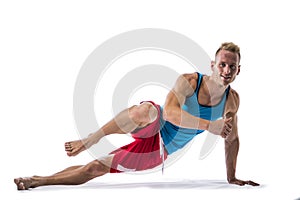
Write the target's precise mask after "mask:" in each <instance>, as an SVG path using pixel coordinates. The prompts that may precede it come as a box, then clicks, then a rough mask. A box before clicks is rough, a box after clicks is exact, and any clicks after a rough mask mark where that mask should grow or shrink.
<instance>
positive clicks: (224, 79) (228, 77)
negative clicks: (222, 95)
mask: <svg viewBox="0 0 300 200" xmlns="http://www.w3.org/2000/svg"><path fill="white" fill-rule="evenodd" d="M220 76H221V79H222V80H223V81H230V79H231V76H223V75H220Z"/></svg>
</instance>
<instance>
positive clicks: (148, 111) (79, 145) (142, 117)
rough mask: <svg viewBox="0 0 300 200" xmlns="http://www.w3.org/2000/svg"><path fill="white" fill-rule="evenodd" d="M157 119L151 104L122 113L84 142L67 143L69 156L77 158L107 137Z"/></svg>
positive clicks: (134, 107) (66, 148) (143, 104)
mask: <svg viewBox="0 0 300 200" xmlns="http://www.w3.org/2000/svg"><path fill="white" fill-rule="evenodd" d="M156 117H157V110H156V108H155V107H154V106H153V105H152V104H151V103H149V102H144V103H142V104H140V105H138V106H132V107H130V108H128V109H125V110H124V111H122V112H120V113H119V114H118V115H117V116H116V117H115V118H113V119H112V120H110V121H109V122H108V123H107V124H105V125H104V126H103V127H101V128H100V129H99V130H98V131H96V132H95V133H93V134H90V135H89V136H88V137H87V138H85V139H83V140H76V141H72V142H66V143H65V150H66V152H67V155H68V156H76V155H77V154H79V153H80V152H82V151H84V150H85V149H88V148H89V147H91V146H92V145H94V144H96V143H97V142H98V141H99V140H100V139H101V138H102V137H104V136H105V135H110V134H114V133H119V134H124V133H129V132H132V131H133V130H135V129H136V128H141V127H144V126H146V125H148V124H149V123H152V122H153V121H154V120H155V119H156Z"/></svg>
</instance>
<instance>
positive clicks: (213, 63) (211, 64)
mask: <svg viewBox="0 0 300 200" xmlns="http://www.w3.org/2000/svg"><path fill="white" fill-rule="evenodd" d="M215 64H216V62H215V61H213V60H212V61H211V62H210V68H211V70H212V71H213V70H214V66H215Z"/></svg>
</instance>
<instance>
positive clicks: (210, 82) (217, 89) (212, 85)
mask: <svg viewBox="0 0 300 200" xmlns="http://www.w3.org/2000/svg"><path fill="white" fill-rule="evenodd" d="M206 86H207V88H208V91H209V93H210V94H211V96H214V95H216V96H218V95H222V94H224V92H225V90H226V89H227V88H228V85H226V86H225V85H223V84H220V83H218V82H217V81H216V80H215V79H214V78H213V77H212V76H208V77H207V80H206Z"/></svg>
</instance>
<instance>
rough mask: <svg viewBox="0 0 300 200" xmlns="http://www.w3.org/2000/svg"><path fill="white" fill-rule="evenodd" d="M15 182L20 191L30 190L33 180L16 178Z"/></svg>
mask: <svg viewBox="0 0 300 200" xmlns="http://www.w3.org/2000/svg"><path fill="white" fill-rule="evenodd" d="M14 182H15V184H16V185H17V188H18V190H28V189H29V188H31V187H32V186H31V184H32V180H31V178H15V179H14Z"/></svg>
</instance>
